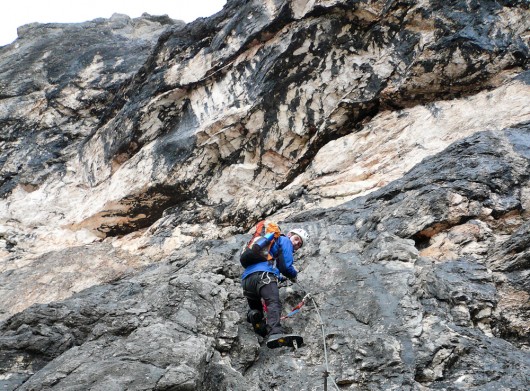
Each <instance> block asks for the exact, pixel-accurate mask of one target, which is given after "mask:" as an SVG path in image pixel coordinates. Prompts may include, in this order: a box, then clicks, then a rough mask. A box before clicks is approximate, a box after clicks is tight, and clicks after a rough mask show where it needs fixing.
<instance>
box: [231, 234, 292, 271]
mask: <svg viewBox="0 0 530 391" xmlns="http://www.w3.org/2000/svg"><path fill="white" fill-rule="evenodd" d="M269 254H270V255H272V257H273V258H274V261H275V262H274V263H275V264H273V265H271V264H270V263H269V262H260V263H255V264H254V265H250V266H249V267H247V268H246V269H245V271H244V272H243V275H242V276H241V279H242V280H244V279H245V278H246V277H247V276H249V275H250V274H252V273H255V272H271V273H274V274H275V275H276V276H277V277H278V278H280V279H281V277H280V273H281V274H283V275H284V276H285V277H287V278H295V277H296V275H297V274H298V273H297V271H296V269H295V268H294V266H293V262H294V257H293V254H294V248H293V244H292V243H291V239H289V238H288V237H287V236H284V235H281V236H280V237H279V238H278V240H276V241H275V242H274V243H273V244H272V246H271V249H270V251H269Z"/></svg>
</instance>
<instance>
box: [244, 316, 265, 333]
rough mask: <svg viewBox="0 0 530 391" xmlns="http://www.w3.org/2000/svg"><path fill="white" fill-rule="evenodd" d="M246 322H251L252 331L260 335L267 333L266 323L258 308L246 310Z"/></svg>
mask: <svg viewBox="0 0 530 391" xmlns="http://www.w3.org/2000/svg"><path fill="white" fill-rule="evenodd" d="M247 322H249V323H251V324H252V328H253V329H254V332H255V333H256V334H258V335H259V336H261V337H265V336H266V335H267V323H266V321H265V318H264V317H263V313H262V312H260V311H258V310H249V311H248V312H247Z"/></svg>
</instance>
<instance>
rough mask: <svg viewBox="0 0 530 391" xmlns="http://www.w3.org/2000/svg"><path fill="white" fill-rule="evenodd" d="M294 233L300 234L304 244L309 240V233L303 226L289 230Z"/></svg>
mask: <svg viewBox="0 0 530 391" xmlns="http://www.w3.org/2000/svg"><path fill="white" fill-rule="evenodd" d="M289 233H290V234H292V235H298V236H300V239H302V245H304V244H305V243H307V242H309V234H308V233H307V231H306V230H305V229H302V228H295V229H292V230H290V231H289Z"/></svg>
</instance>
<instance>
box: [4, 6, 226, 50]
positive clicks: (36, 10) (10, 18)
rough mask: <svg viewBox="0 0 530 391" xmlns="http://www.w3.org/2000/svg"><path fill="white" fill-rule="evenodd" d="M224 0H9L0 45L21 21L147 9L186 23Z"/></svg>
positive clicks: (133, 13)
mask: <svg viewBox="0 0 530 391" xmlns="http://www.w3.org/2000/svg"><path fill="white" fill-rule="evenodd" d="M225 3H226V0H89V1H87V0H76V1H72V0H9V1H3V2H2V6H1V10H0V46H2V45H7V44H9V43H11V42H13V41H14V40H15V39H16V38H17V27H20V26H22V25H24V24H28V23H33V22H40V23H55V22H57V23H79V22H85V21H87V20H92V19H96V18H110V17H111V16H112V14H113V13H120V14H125V15H128V16H130V17H131V18H136V17H138V16H140V15H142V13H144V12H147V13H148V14H151V15H168V16H169V17H171V18H173V19H180V20H183V21H185V22H187V23H189V22H191V21H193V20H195V19H197V18H198V17H201V16H203V17H206V16H210V15H213V14H215V13H216V12H218V11H220V10H221V9H222V8H223V5H224V4H225Z"/></svg>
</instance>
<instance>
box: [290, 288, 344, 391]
mask: <svg viewBox="0 0 530 391" xmlns="http://www.w3.org/2000/svg"><path fill="white" fill-rule="evenodd" d="M297 283H298V285H300V288H302V289H303V290H304V292H308V291H307V289H305V287H304V286H303V285H302V284H301V283H300V281H297ZM307 298H309V299H311V301H313V304H314V305H315V310H316V311H317V315H318V320H319V322H320V329H321V330H322V343H323V345H324V362H325V364H326V371H325V372H324V391H327V389H328V385H327V384H328V383H327V379H328V377H329V378H330V379H331V381H332V383H333V385H334V386H335V388H336V389H337V391H341V390H340V388H339V386H337V383H335V380H334V379H333V377H331V376H329V375H330V372H329V364H328V348H327V345H326V331H325V330H324V321H323V320H322V316H321V315H320V309H319V308H318V305H317V302H316V301H315V298H314V297H313V295H311V294H310V293H307V294H306V295H305V297H304V299H303V300H302V302H301V303H305V300H306V299H307ZM299 305H300V304H299ZM297 307H298V306H297ZM300 307H301V306H300ZM298 311H299V309H298V310H297V311H296V312H298Z"/></svg>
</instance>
